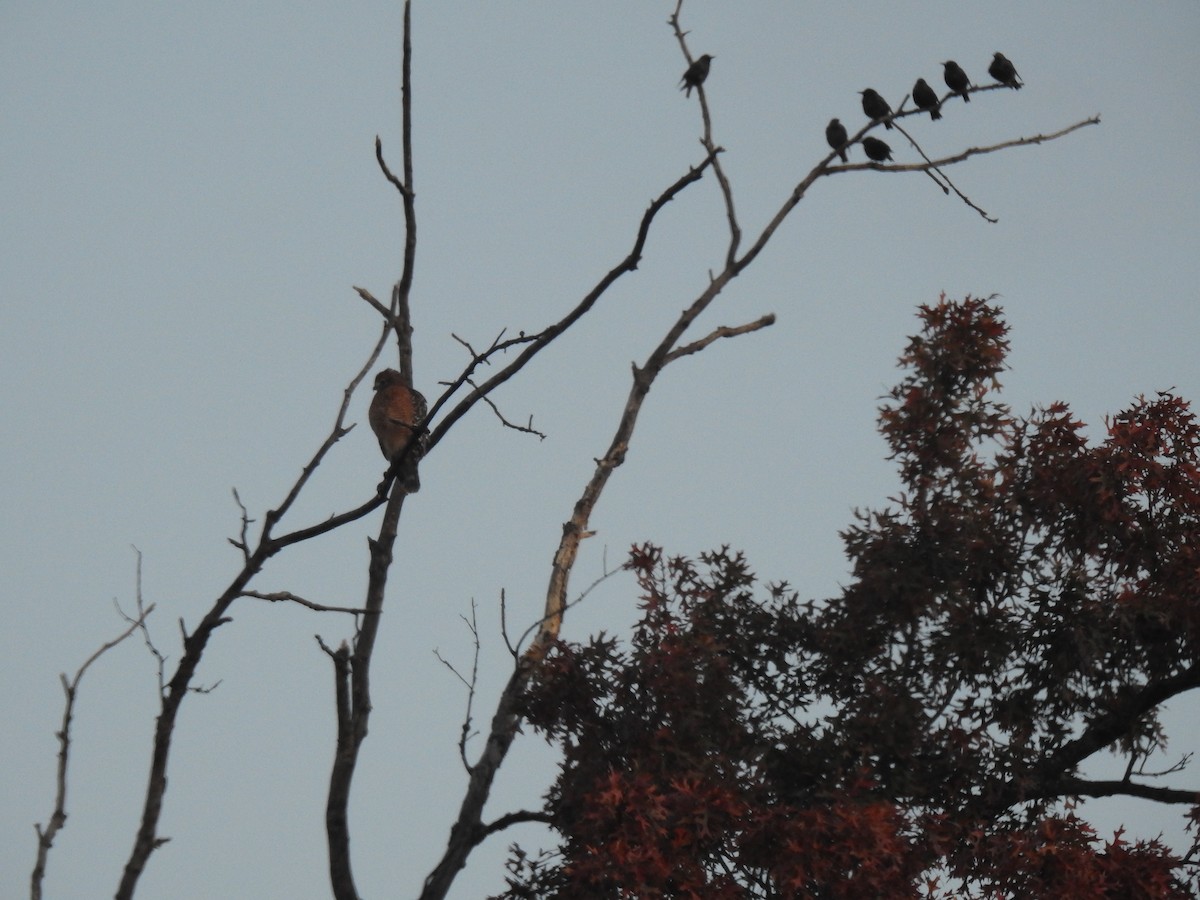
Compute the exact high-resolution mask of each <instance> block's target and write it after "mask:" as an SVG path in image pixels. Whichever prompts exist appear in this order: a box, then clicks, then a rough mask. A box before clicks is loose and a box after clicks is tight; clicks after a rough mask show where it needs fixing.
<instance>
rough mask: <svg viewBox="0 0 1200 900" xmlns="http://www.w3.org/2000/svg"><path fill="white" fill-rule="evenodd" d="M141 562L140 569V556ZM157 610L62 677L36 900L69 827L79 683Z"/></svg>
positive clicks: (33, 892)
mask: <svg viewBox="0 0 1200 900" xmlns="http://www.w3.org/2000/svg"><path fill="white" fill-rule="evenodd" d="M138 560H139V570H140V561H141V556H140V554H139V557H138ZM153 611H154V605H153V604H151V605H150V606H149V607H147V608H146V609H144V610H141V615H139V616H138V617H137V619H135V620H133V621H132V622H130V624H129V627H128V628H126V629H125V630H124V631H123V632H121V633H120V634H119V635H117V636H116V637H115V638H113V639H112V640H111V641H108V642H107V643H105V644H102V645H101V646H100V648H99V649H98V650H97V651H96V652H95V653H93V654H92V655H91V656H89V657H88V658H87V659H86V660H85V661H84V663H83V665H82V666H80V667H79V669H78V670H77V671H76V672H75V676H74V677H73V678H71V679H69V680H68V679H67V676H66V674H65V673H64V674H61V675H59V676H58V679H59V681H60V682H61V684H62V688H63V693H64V694H65V695H66V703H65V704H64V705H63V717H62V725H61V726H60V728H59V730H58V732H57V733H56V734H55V737H57V738H58V770H57V773H56V777H55V782H56V789H55V792H54V811H53V812H51V813H50V818H49V820H48V823H47V825H46V827H45V828H43V827H42V825H41V824H40V823H39V824H37V825H34V826H33V828H34V831H36V832H37V845H38V849H37V860H36V861H35V862H34V865H33V872H32V874H31V875H30V878H29V896H30V897H31V898H33V900H41V897H42V881H43V880H44V878H45V876H46V861H47V857H48V856H49V853H50V848H51V847H52V846H54V839H55V838H56V837H57V836H58V833H59V832H60V831H61V830H62V829H63V827H64V826H65V825H66V824H67V768H68V764H69V762H70V757H71V720H72V719H73V718H74V715H75V700H76V698H77V697H78V695H79V683H80V682H81V681H82V680H83V676H84V673H85V672H87V670H88V669H89V668H91V665H92V663H94V662H95V661H96V660H98V659H99V658H100V657H101V656H103V655H104V654H105V653H107V652H108V651H109V650H111V649H112V648H113V647H115V646H117V644H119V643H121V642H122V641H123V640H125V639H126V638H127V637H129V636H130V635H131V634H133V633H134V632H135V631H137V630H138V629H139V628H141V627H143V626H144V624H145V622H146V617H147V616H148V615H150V613H152V612H153Z"/></svg>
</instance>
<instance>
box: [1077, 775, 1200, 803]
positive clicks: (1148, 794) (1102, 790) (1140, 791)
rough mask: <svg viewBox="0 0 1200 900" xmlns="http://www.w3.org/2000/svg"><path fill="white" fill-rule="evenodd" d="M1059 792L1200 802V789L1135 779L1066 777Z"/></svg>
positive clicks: (1169, 801) (1161, 801)
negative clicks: (1109, 779) (1185, 788)
mask: <svg viewBox="0 0 1200 900" xmlns="http://www.w3.org/2000/svg"><path fill="white" fill-rule="evenodd" d="M1058 793H1061V794H1062V795H1064V796H1068V797H1140V798H1141V799H1143V800H1154V801H1155V802H1157V803H1186V804H1188V805H1189V806H1194V805H1195V804H1197V803H1200V791H1195V790H1192V791H1189V790H1182V789H1179V788H1167V787H1155V786H1154V785H1149V784H1138V783H1137V782H1134V781H1125V780H1122V781H1087V780H1085V779H1083V778H1064V779H1063V780H1062V781H1061V782H1059V784H1058Z"/></svg>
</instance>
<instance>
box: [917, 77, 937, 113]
mask: <svg viewBox="0 0 1200 900" xmlns="http://www.w3.org/2000/svg"><path fill="white" fill-rule="evenodd" d="M912 98H913V102H914V103H916V104H917V106H919V107H921V109H927V110H929V118H931V119H940V118H941V117H942V114H941V113H940V112H939V111H938V107H939V106H941V104H940V103H938V98H937V94H935V93H934V91H933V88H931V87H930V86H929V84H928V83H927V82H926V81H925V79H924V78H918V79H917V83H916V84H914V85H913V91H912Z"/></svg>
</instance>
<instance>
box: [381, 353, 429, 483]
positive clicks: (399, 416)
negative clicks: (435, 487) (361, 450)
mask: <svg viewBox="0 0 1200 900" xmlns="http://www.w3.org/2000/svg"><path fill="white" fill-rule="evenodd" d="M428 412H429V407H428V405H427V404H426V403H425V398H424V397H422V396H421V394H420V393H419V392H417V391H415V390H413V389H412V388H411V387H410V386H409V385H407V384H405V383H404V377H403V376H402V375H401V374H400V373H399V372H397V371H396V370H395V369H384V370H383V371H382V372H380V373H379V374H378V375H376V376H375V398H374V399H373V400H372V401H371V409H370V411H369V413H368V414H367V418H368V419H369V420H370V422H371V430H372V431H374V432H375V437H377V438H379V449H380V450H382V451H383V455H384V457H385V458H386V459H387V460H388V461H389V462H393V463H394V462H395V461H396V460H397V458H398V457H402V458H401V460H400V464H399V466H398V467H397V470H396V477H397V479H398V480H399V482H400V487H401V488H402V489H403V490H404V492H405V493H406V494H415V493H416V492H417V491H419V490H420V489H421V479H420V477H419V476H418V474H417V463H418V462H419V461H420V459H421V457H422V456H423V455H424V454H425V440H426V433H425V432H424V431H421V432H418V431H417V427H418V426H419V425H420V424H421V420H422V419H424V418H425V416H426V414H427V413H428Z"/></svg>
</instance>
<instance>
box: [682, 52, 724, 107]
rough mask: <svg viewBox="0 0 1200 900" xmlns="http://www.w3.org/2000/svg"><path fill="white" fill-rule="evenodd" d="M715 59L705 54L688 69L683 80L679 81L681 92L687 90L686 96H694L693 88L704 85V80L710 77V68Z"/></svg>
mask: <svg viewBox="0 0 1200 900" xmlns="http://www.w3.org/2000/svg"><path fill="white" fill-rule="evenodd" d="M714 59H716V57H715V56H709V55H708V54H707V53H705V54H704V55H703V56H701V57H700V58H699V59H697V60H696V61H695V62H694V63H692V64H691V65H690V66H688V67H687V71H686V72H684V73H683V78H681V79H680V81H679V89H680V90H681V91H682V90H685V89H686V93H685V96H687V97H690V96H692V88H694V87H700V85H702V84H704V79H705V78H707V77H708V67H709V65H710V64H711V63H712V61H713V60H714Z"/></svg>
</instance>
